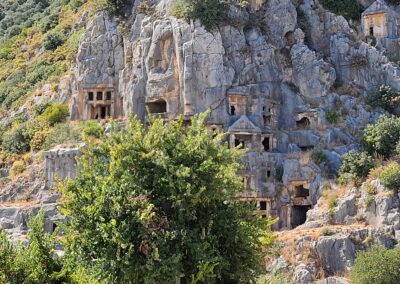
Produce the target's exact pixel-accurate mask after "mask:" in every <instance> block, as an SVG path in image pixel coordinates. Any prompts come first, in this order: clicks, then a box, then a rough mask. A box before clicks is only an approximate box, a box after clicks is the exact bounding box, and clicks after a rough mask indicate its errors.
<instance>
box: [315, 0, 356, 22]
mask: <svg viewBox="0 0 400 284" xmlns="http://www.w3.org/2000/svg"><path fill="white" fill-rule="evenodd" d="M320 3H321V4H322V6H323V7H324V8H325V9H328V10H329V11H331V12H333V13H335V14H339V15H342V16H343V17H345V18H346V19H359V18H360V4H358V2H357V1H355V0H320Z"/></svg>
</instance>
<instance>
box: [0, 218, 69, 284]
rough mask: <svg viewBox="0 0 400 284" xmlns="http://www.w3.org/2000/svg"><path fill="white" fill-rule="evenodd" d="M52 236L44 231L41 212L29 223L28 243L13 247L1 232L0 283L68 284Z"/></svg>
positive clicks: (67, 277) (66, 274)
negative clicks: (56, 254)
mask: <svg viewBox="0 0 400 284" xmlns="http://www.w3.org/2000/svg"><path fill="white" fill-rule="evenodd" d="M55 240H56V239H55V237H54V236H52V235H50V234H48V233H45V231H44V215H43V213H42V212H40V213H39V214H38V215H36V216H35V217H33V218H31V220H30V222H29V233H28V244H27V245H26V246H24V245H21V244H20V245H18V246H14V245H12V244H11V243H10V242H9V241H8V239H7V236H6V233H5V232H4V231H3V232H0V282H1V283H10V284H14V283H15V284H20V283H32V284H41V283H49V284H53V283H54V284H56V283H67V282H68V283H71V278H70V276H69V275H68V273H67V270H65V269H63V268H64V267H63V259H61V258H59V257H56V256H55V253H54V249H55V246H56V241H55Z"/></svg>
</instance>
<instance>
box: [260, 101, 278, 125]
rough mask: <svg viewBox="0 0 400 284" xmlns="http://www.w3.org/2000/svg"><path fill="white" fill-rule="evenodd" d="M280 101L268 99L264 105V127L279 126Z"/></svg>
mask: <svg viewBox="0 0 400 284" xmlns="http://www.w3.org/2000/svg"><path fill="white" fill-rule="evenodd" d="M278 106H279V104H278V102H276V101H274V100H269V99H266V100H265V102H264V105H263V107H262V119H263V120H262V122H263V127H264V128H276V127H277V126H278Z"/></svg>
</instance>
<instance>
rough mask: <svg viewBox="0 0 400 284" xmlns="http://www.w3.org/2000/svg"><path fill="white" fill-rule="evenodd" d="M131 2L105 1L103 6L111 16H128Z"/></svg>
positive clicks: (123, 0) (119, 0) (125, 0)
mask: <svg viewBox="0 0 400 284" xmlns="http://www.w3.org/2000/svg"><path fill="white" fill-rule="evenodd" d="M131 3H132V1H131V0H103V1H102V3H101V6H102V8H103V9H105V10H106V11H107V12H108V13H109V14H110V15H111V16H124V17H125V16H127V15H128V14H127V11H129V10H130V6H131Z"/></svg>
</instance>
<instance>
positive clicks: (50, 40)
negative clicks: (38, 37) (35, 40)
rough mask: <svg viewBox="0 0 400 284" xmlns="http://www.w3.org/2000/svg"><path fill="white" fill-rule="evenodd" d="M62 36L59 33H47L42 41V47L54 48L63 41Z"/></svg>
mask: <svg viewBox="0 0 400 284" xmlns="http://www.w3.org/2000/svg"><path fill="white" fill-rule="evenodd" d="M64 41H65V40H64V36H63V35H61V34H59V33H49V34H47V35H46V37H45V39H44V41H43V47H44V49H46V50H56V49H57V48H58V47H59V46H60V45H62V44H63V43H64Z"/></svg>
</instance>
